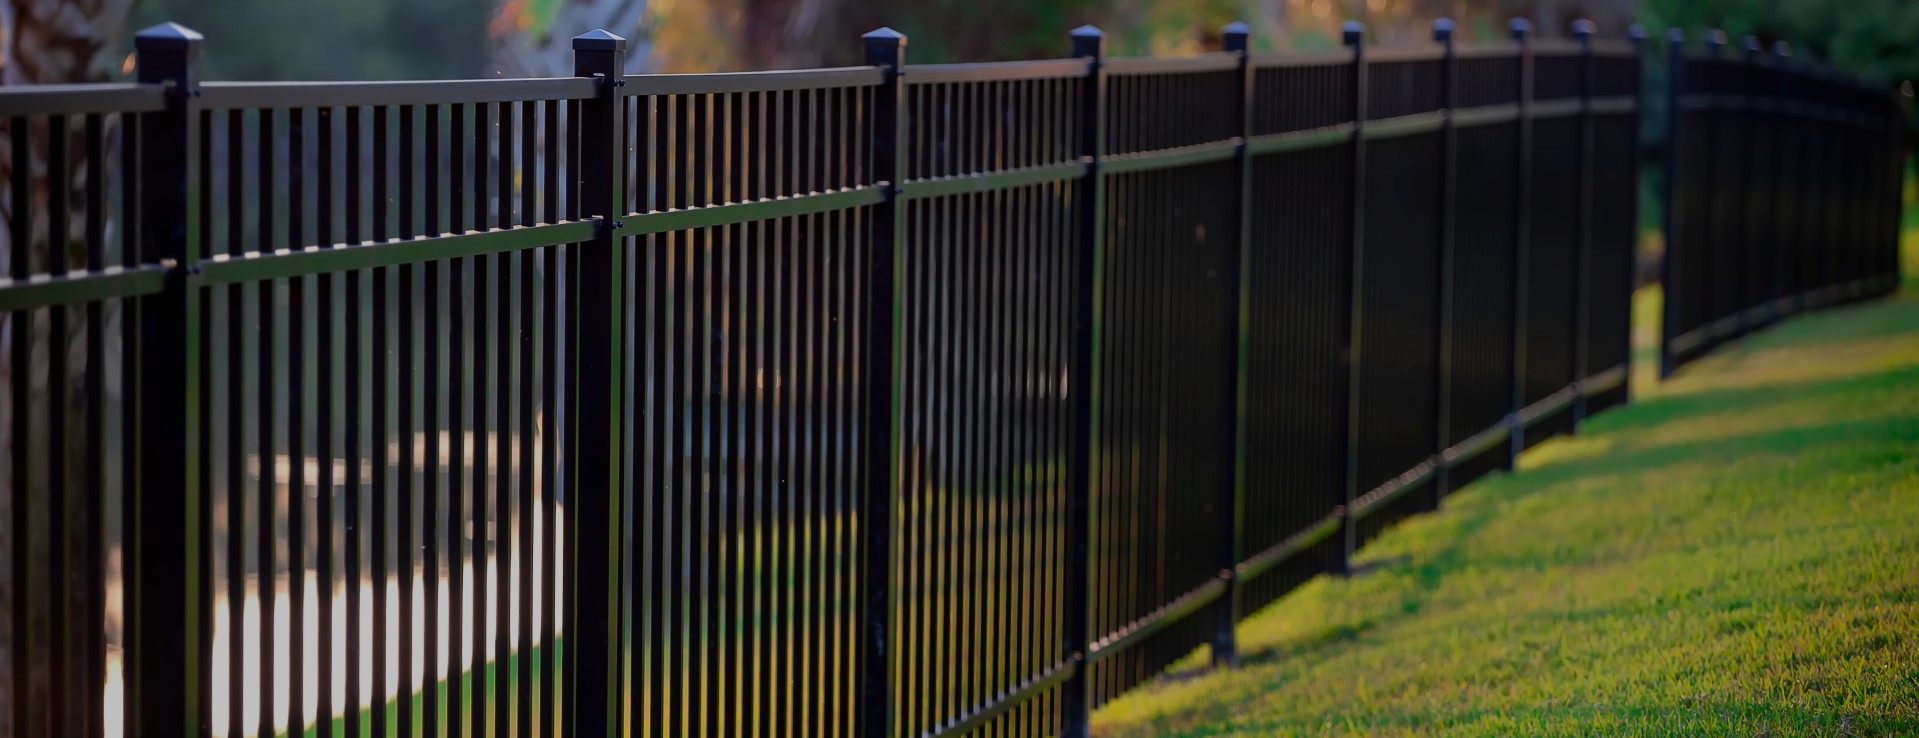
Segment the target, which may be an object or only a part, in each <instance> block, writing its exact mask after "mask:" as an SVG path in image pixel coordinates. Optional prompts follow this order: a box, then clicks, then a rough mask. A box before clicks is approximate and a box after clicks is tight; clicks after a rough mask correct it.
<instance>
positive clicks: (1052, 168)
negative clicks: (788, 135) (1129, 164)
mask: <svg viewBox="0 0 1919 738" xmlns="http://www.w3.org/2000/svg"><path fill="white" fill-rule="evenodd" d="M1086 71H1087V65H1086V63H1085V62H1084V61H1080V60H1070V61H1068V62H1066V63H1063V64H1062V63H1057V62H1034V63H1019V64H1005V65H931V66H913V67H909V72H908V74H907V85H908V86H907V88H906V89H907V105H906V107H907V120H908V123H907V130H908V138H907V141H906V142H905V143H906V147H907V151H909V152H911V154H910V156H911V159H910V161H909V165H908V166H909V169H908V171H909V179H908V182H907V185H906V187H907V189H906V195H907V197H908V198H910V199H909V202H908V205H907V211H906V218H907V226H906V228H907V241H906V243H905V245H904V249H903V251H902V257H901V258H902V259H903V260H904V261H905V274H906V275H907V276H906V282H905V284H904V285H903V290H902V310H903V315H904V320H905V329H904V334H903V336H902V338H901V341H902V347H903V349H904V351H905V356H906V366H905V369H904V376H903V380H902V381H903V385H904V392H905V396H906V399H905V401H904V402H905V404H904V407H903V413H904V414H903V416H902V421H903V426H904V429H905V430H904V432H905V437H904V439H903V448H904V449H905V452H904V453H905V456H904V458H903V459H902V469H903V471H902V473H903V479H902V483H901V494H902V509H901V515H902V517H903V525H904V528H903V535H902V538H901V540H900V541H899V544H898V545H899V546H900V547H901V548H902V550H903V551H904V552H905V553H906V557H907V561H906V569H905V571H904V572H903V575H902V576H903V578H902V585H901V587H902V589H901V592H900V595H899V596H900V597H901V600H902V604H901V629H902V631H901V639H900V644H901V649H902V650H901V654H900V658H901V661H902V663H904V664H905V665H906V666H905V667H904V670H903V672H902V674H901V675H900V682H899V683H900V685H901V699H902V701H903V704H902V708H901V715H900V731H901V733H902V734H906V735H922V734H947V733H960V732H964V731H967V730H989V731H999V732H1002V733H1007V734H1014V735H1050V734H1053V733H1056V732H1057V731H1058V730H1059V729H1060V725H1061V722H1060V721H1061V717H1060V713H1059V710H1060V705H1059V699H1060V687H1059V683H1060V681H1061V678H1062V677H1063V675H1065V674H1066V673H1068V672H1069V671H1070V670H1071V669H1073V668H1074V666H1073V664H1072V663H1071V658H1070V654H1067V653H1063V652H1062V644H1063V643H1064V638H1065V636H1064V630H1065V627H1064V626H1065V619H1066V618H1067V617H1071V616H1072V613H1071V612H1069V611H1068V609H1067V607H1066V603H1065V600H1064V597H1063V591H1062V590H1063V589H1064V581H1065V577H1066V566H1067V561H1068V556H1069V550H1068V541H1067V540H1066V536H1065V535H1064V531H1065V526H1064V524H1065V522H1066V516H1067V515H1068V514H1070V504H1069V503H1070V500H1069V499H1068V497H1069V494H1070V490H1069V475H1068V473H1067V472H1068V468H1067V466H1068V464H1069V463H1070V461H1071V447H1072V438H1071V435H1070V434H1071V432H1072V424H1071V422H1072V416H1071V410H1072V407H1071V406H1070V405H1069V404H1068V395H1069V392H1070V390H1069V388H1068V386H1067V384H1066V382H1067V377H1068V374H1069V371H1070V362H1071V360H1072V345H1073V344H1072V338H1073V332H1072V331H1073V326H1074V324H1075V321H1076V316H1075V314H1074V311H1075V310H1076V309H1077V306H1078V304H1079V300H1078V296H1077V289H1078V288H1077V284H1076V279H1075V277H1076V275H1077V274H1078V265H1077V260H1078V246H1079V239H1080V237H1081V234H1080V233H1079V225H1078V223H1077V222H1076V221H1075V220H1074V218H1073V214H1074V204H1075V201H1076V200H1077V199H1078V198H1081V197H1086V196H1087V195H1086V194H1085V192H1084V188H1083V186H1082V184H1081V183H1080V182H1079V181H1078V174H1079V172H1080V169H1081V167H1079V166H1078V163H1077V159H1078V150H1079V149H1078V141H1077V138H1076V137H1077V132H1078V131H1079V122H1080V121H1079V112H1080V106H1079V93H1080V90H1081V86H1082V82H1083V78H1084V77H1085V75H1086Z"/></svg>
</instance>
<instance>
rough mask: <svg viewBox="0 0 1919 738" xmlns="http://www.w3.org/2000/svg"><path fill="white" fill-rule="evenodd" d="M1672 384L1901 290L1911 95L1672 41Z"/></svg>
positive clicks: (1789, 62) (1775, 58)
mask: <svg viewBox="0 0 1919 738" xmlns="http://www.w3.org/2000/svg"><path fill="white" fill-rule="evenodd" d="M1668 41H1669V48H1670V49H1671V56H1670V58H1669V63H1670V64H1671V74H1670V76H1671V79H1672V80H1673V82H1672V84H1671V86H1670V87H1669V88H1668V89H1669V92H1670V101H1669V105H1670V108H1671V110H1672V111H1674V112H1673V114H1672V125H1673V132H1672V135H1671V146H1669V147H1668V149H1667V152H1666V164H1665V177H1664V179H1663V181H1662V186H1663V189H1662V193H1663V195H1664V197H1665V200H1666V213H1667V215H1666V219H1665V223H1664V233H1665V242H1666V258H1665V262H1664V272H1663V274H1662V275H1661V282H1662V283H1663V284H1664V285H1665V307H1664V310H1665V315H1664V321H1663V323H1662V324H1663V326H1664V333H1663V334H1662V335H1661V336H1660V344H1659V346H1660V351H1659V368H1660V374H1661V376H1666V375H1670V374H1671V373H1672V372H1673V371H1674V370H1675V369H1678V368H1679V367H1680V366H1682V365H1684V364H1685V363H1687V362H1689V361H1692V360H1694V359H1697V358H1699V357H1701V356H1704V355H1705V354H1706V352H1707V351H1709V350H1710V349H1712V347H1714V346H1717V345H1719V344H1721V343H1724V342H1726V341H1728V340H1731V339H1734V338H1738V337H1740V336H1743V335H1745V334H1747V333H1749V332H1751V331H1754V330H1757V329H1760V328H1764V327H1766V326H1768V325H1772V324H1773V323H1776V322H1778V321H1779V320H1781V319H1783V318H1786V317H1789V316H1791V315H1794V314H1796V313H1801V312H1805V311H1808V310H1814V309H1818V308H1822V307H1827V306H1832V305H1840V304H1844V303H1849V302H1854V301H1858V300H1862V299H1867V298H1872V297H1878V296H1882V295H1885V294H1888V293H1890V292H1892V291H1893V290H1896V289H1898V287H1899V209H1900V197H1901V182H1900V178H1901V176H1902V175H1901V166H1902V164H1903V163H1904V156H1905V152H1906V150H1907V145H1908V144H1907V140H1906V137H1907V136H1908V135H1909V134H1908V133H1907V120H1908V117H1909V116H1910V115H1911V108H1912V98H1911V96H1910V95H1895V94H1892V92H1891V91H1889V90H1882V89H1878V88H1875V87H1871V86H1867V85H1864V84H1860V83H1858V82H1855V81H1853V80H1851V79H1848V78H1846V77H1844V76H1842V75H1840V74H1838V73H1837V72H1834V71H1832V70H1830V69H1826V68H1821V67H1817V66H1814V65H1812V64H1807V63H1802V62H1796V61H1795V60H1794V59H1793V58H1792V50H1791V48H1790V47H1788V46H1786V45H1785V44H1779V45H1776V46H1774V47H1772V48H1770V49H1767V48H1762V47H1761V46H1760V44H1759V43H1758V41H1757V40H1755V39H1753V38H1751V37H1747V38H1746V39H1745V40H1744V41H1743V43H1741V44H1740V46H1739V47H1738V48H1728V45H1727V43H1726V37H1725V34H1723V33H1715V34H1712V35H1710V36H1708V37H1707V38H1706V39H1705V43H1704V44H1703V47H1704V48H1703V49H1701V48H1697V47H1695V48H1690V49H1689V48H1687V45H1686V38H1685V36H1684V35H1683V34H1680V33H1678V32H1674V33H1673V34H1671V37H1670V38H1669V39H1668Z"/></svg>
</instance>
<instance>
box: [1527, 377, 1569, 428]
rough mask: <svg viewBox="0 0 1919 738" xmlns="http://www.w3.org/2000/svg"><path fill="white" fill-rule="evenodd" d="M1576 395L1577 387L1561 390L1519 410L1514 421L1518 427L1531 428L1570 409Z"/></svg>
mask: <svg viewBox="0 0 1919 738" xmlns="http://www.w3.org/2000/svg"><path fill="white" fill-rule="evenodd" d="M1578 395H1579V387H1578V386H1577V385H1574V386H1569V387H1565V388H1562V389H1560V390H1559V391H1558V392H1554V393H1552V394H1550V395H1547V396H1545V397H1544V398H1542V399H1540V400H1539V401H1538V402H1535V403H1533V404H1531V405H1527V406H1526V407H1524V408H1521V409H1520V410H1519V415H1518V417H1517V418H1516V419H1517V420H1518V421H1519V423H1520V425H1523V426H1525V427H1527V428H1531V427H1532V426H1533V424H1535V423H1538V422H1539V421H1541V420H1545V419H1546V418H1550V417H1552V416H1554V415H1557V414H1559V411H1561V410H1565V409H1566V408H1569V407H1572V405H1573V398H1574V397H1577V396H1578Z"/></svg>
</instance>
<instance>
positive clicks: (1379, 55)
mask: <svg viewBox="0 0 1919 738" xmlns="http://www.w3.org/2000/svg"><path fill="white" fill-rule="evenodd" d="M1347 58H1348V59H1351V58H1352V56H1351V55H1350V54H1348V55H1347ZM1445 58H1446V49H1444V48H1442V47H1439V46H1394V47H1391V48H1385V49H1367V50H1366V62H1367V63H1368V64H1392V63H1395V62H1420V61H1440V60H1442V59H1445Z"/></svg>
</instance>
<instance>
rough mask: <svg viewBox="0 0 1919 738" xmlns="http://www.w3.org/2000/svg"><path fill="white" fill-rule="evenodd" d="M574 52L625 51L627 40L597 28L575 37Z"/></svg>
mask: <svg viewBox="0 0 1919 738" xmlns="http://www.w3.org/2000/svg"><path fill="white" fill-rule="evenodd" d="M573 50H574V51H625V50H626V39H625V38H622V37H620V36H618V35H616V34H613V33H611V32H609V31H607V30H606V29H604V28H595V29H593V30H591V31H587V32H586V33H582V34H580V35H578V36H574V37H573Z"/></svg>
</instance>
